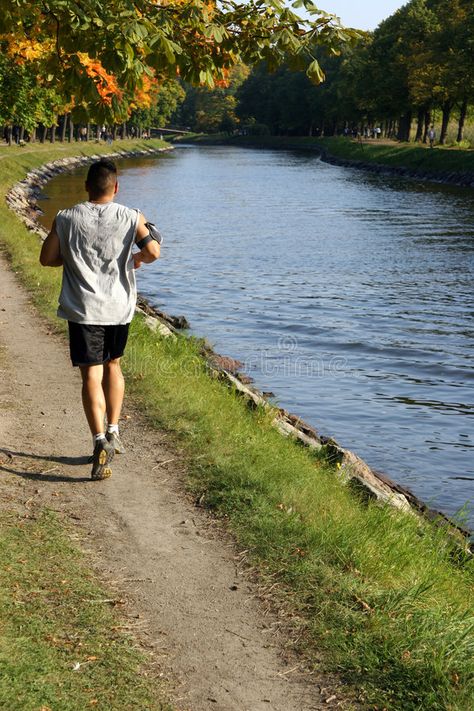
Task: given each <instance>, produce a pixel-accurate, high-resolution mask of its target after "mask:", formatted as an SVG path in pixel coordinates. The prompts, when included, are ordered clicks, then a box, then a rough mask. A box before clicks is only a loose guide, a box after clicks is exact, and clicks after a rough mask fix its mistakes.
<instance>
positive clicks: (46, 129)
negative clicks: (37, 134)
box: [41, 126, 48, 143]
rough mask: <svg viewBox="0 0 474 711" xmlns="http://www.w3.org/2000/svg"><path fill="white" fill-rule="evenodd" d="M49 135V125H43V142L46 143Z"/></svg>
mask: <svg viewBox="0 0 474 711" xmlns="http://www.w3.org/2000/svg"><path fill="white" fill-rule="evenodd" d="M47 135H48V127H47V126H43V128H42V129H41V143H44V142H45V141H46V136H47Z"/></svg>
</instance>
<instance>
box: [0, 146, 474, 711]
mask: <svg viewBox="0 0 474 711" xmlns="http://www.w3.org/2000/svg"><path fill="white" fill-rule="evenodd" d="M38 160H39V159H38ZM0 171H1V165H0ZM1 212H2V215H1V216H2V218H4V220H3V221H2V224H3V225H5V224H7V225H8V224H10V226H9V227H7V228H6V229H5V228H4V227H2V228H0V230H1V232H0V235H1V238H2V239H3V241H4V243H5V244H6V246H7V249H8V251H9V253H10V255H11V259H12V261H13V264H14V265H15V268H16V269H18V270H20V275H21V278H22V279H23V280H24V281H25V283H26V284H27V286H28V288H29V289H30V291H31V294H32V298H33V300H34V301H35V303H36V304H37V305H38V306H39V307H40V310H41V311H42V312H43V313H45V314H46V315H48V316H51V315H52V314H54V311H55V308H54V306H55V303H56V299H57V291H58V286H59V277H60V274H59V270H53V269H50V270H47V269H41V268H40V267H39V266H38V264H37V254H38V241H37V238H36V236H34V235H31V234H29V233H28V232H27V231H26V229H24V228H23V227H20V226H18V223H17V222H16V220H15V218H14V217H12V216H10V217H9V216H8V212H7V210H6V209H5V208H1ZM8 220H10V223H8ZM199 351H200V343H199V341H196V340H195V339H189V338H178V339H177V340H175V341H173V340H169V339H168V340H166V339H162V338H161V337H159V336H157V335H155V334H151V333H150V332H149V331H148V329H147V328H146V327H145V324H144V323H143V321H142V319H141V318H136V319H134V322H133V327H132V329H131V338H130V345H129V349H128V354H127V357H126V358H125V360H124V366H125V369H126V374H127V380H128V383H129V390H130V392H131V393H132V394H133V396H134V398H135V400H136V401H137V402H138V403H139V404H140V405H141V409H142V411H143V412H144V413H145V414H146V416H147V417H148V418H149V419H150V421H152V422H153V423H154V424H155V425H156V426H157V427H161V428H164V429H166V430H168V431H169V432H170V433H173V435H174V437H175V442H176V446H177V447H179V448H180V449H181V451H182V452H183V456H185V458H186V460H187V462H188V465H189V481H188V484H189V487H190V490H191V491H192V492H193V493H194V495H195V496H196V497H197V498H199V500H200V501H201V502H202V504H203V505H206V506H208V507H210V508H212V510H214V511H215V512H216V513H217V514H218V515H220V516H222V517H223V518H224V519H225V520H226V521H227V524H228V526H229V528H230V530H231V531H232V532H233V534H234V535H235V537H236V539H237V541H238V544H239V546H241V547H242V548H243V549H245V550H247V551H248V552H247V554H246V555H247V558H248V561H249V563H250V564H251V565H253V566H256V567H257V568H258V570H259V572H260V580H261V583H262V585H263V586H264V587H269V588H270V587H272V595H273V596H275V598H276V600H277V602H278V604H280V605H282V606H283V608H284V609H285V610H286V611H287V614H288V616H289V618H290V619H291V620H292V622H293V625H294V626H295V628H296V630H297V636H298V638H299V642H298V644H299V647H300V649H301V650H302V651H303V652H304V653H305V654H306V655H307V656H308V657H309V658H310V659H312V660H313V661H314V664H315V665H316V666H318V665H322V666H323V667H324V668H327V669H331V670H335V671H337V672H338V673H339V674H340V675H341V677H342V678H343V679H344V680H345V681H346V682H347V684H349V685H350V686H352V687H353V688H354V689H356V690H357V694H358V695H359V698H360V699H361V700H362V701H363V703H364V705H365V706H370V704H377V706H379V707H385V708H387V709H394V710H397V709H398V710H400V711H402V710H403V711H411V710H413V711H415V709H416V710H423V711H430V710H439V711H442V710H443V711H445V710H446V709H450V710H451V711H454V710H456V711H471V709H472V707H473V705H474V611H473V604H472V603H473V584H474V564H473V561H472V559H471V558H469V557H467V556H464V555H463V554H462V553H460V552H459V551H458V550H457V549H456V548H455V547H454V544H453V543H452V542H450V540H449V539H448V538H447V537H446V536H445V535H444V534H443V532H442V531H440V530H439V529H437V530H436V529H434V528H433V527H432V526H431V525H430V524H428V523H427V522H421V521H420V520H419V519H417V518H416V517H414V516H408V515H406V514H401V513H398V512H396V511H395V510H392V509H389V508H384V507H379V506H377V505H374V504H368V505H367V504H365V503H363V502H362V501H361V500H359V499H358V498H357V497H356V496H355V495H354V494H353V493H352V492H351V491H350V490H349V489H348V488H347V487H345V486H343V485H342V483H340V481H339V480H338V478H337V476H335V474H336V471H335V470H334V469H331V468H330V467H329V466H328V465H327V464H326V463H325V462H323V461H318V460H317V459H316V458H315V457H314V455H312V454H311V453H310V452H309V451H307V450H305V449H303V448H302V447H300V446H298V445H297V444H296V443H294V442H292V441H290V440H287V439H284V438H283V437H281V436H280V435H279V434H278V433H277V432H276V431H275V430H274V428H273V427H272V426H271V422H270V420H271V416H270V414H269V413H268V412H265V411H260V410H257V411H255V412H251V411H249V410H248V409H247V407H246V406H245V405H244V403H243V402H242V401H241V400H240V399H239V398H238V396H237V395H236V394H235V393H233V392H232V391H230V390H228V389H227V388H226V387H224V386H223V385H222V384H221V383H220V382H219V381H217V380H215V379H213V378H211V377H210V375H209V373H208V371H207V368H206V365H205V363H204V361H203V360H202V358H201V356H200V354H199Z"/></svg>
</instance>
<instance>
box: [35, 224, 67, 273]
mask: <svg viewBox="0 0 474 711" xmlns="http://www.w3.org/2000/svg"><path fill="white" fill-rule="evenodd" d="M40 264H42V265H43V267H62V265H63V258H62V257H61V247H60V244H59V237H58V233H57V232H56V219H55V220H54V222H53V226H52V227H51V231H50V233H49V235H48V236H47V237H46V239H45V241H44V242H43V246H42V247H41V253H40Z"/></svg>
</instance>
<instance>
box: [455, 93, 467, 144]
mask: <svg viewBox="0 0 474 711" xmlns="http://www.w3.org/2000/svg"><path fill="white" fill-rule="evenodd" d="M466 115H467V99H464V101H463V102H462V104H461V111H460V113H459V123H458V137H457V139H456V140H457V142H458V143H461V141H463V140H464V124H465V123H466Z"/></svg>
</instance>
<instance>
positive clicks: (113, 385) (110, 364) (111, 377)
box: [103, 358, 125, 454]
mask: <svg viewBox="0 0 474 711" xmlns="http://www.w3.org/2000/svg"><path fill="white" fill-rule="evenodd" d="M103 389H104V395H105V407H106V410H107V423H108V427H107V439H108V440H109V442H110V443H111V444H113V446H114V449H115V452H116V453H118V454H123V453H124V452H125V448H124V446H123V444H122V441H121V439H120V435H119V428H118V423H119V419H120V413H121V411H122V404H123V396H124V392H125V380H124V378H123V374H122V368H121V366H120V358H113V359H111V360H109V361H107V363H104V379H103Z"/></svg>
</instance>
